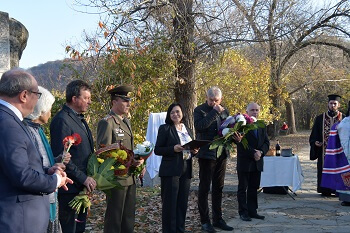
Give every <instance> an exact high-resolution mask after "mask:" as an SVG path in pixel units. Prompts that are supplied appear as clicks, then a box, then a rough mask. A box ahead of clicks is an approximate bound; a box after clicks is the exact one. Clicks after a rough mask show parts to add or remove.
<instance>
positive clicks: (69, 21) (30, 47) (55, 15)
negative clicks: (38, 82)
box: [0, 0, 336, 68]
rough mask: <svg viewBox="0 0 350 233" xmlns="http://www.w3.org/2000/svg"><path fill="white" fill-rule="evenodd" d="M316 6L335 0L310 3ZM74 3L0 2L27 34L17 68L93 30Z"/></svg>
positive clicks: (55, 54) (52, 55) (59, 52)
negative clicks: (25, 29)
mask: <svg viewBox="0 0 350 233" xmlns="http://www.w3.org/2000/svg"><path fill="white" fill-rule="evenodd" d="M309 1H313V2H315V3H317V4H320V3H321V2H326V3H327V2H328V3H329V2H334V1H336V0H309ZM73 3H74V0H0V11H3V12H7V13H8V14H9V17H10V18H14V19H16V20H18V21H19V22H21V23H22V24H23V25H24V26H25V27H26V28H27V30H28V31H29V38H28V42H27V47H26V48H25V50H24V51H23V55H22V58H21V60H20V61H19V65H20V67H22V68H30V67H33V66H36V65H39V64H43V63H46V62H48V61H55V60H61V59H64V58H66V57H68V54H66V52H65V47H66V45H75V44H77V43H79V42H81V41H82V38H83V32H84V30H85V31H86V32H87V33H93V32H95V31H96V29H97V27H98V22H99V19H100V17H99V15H97V14H95V15H94V14H86V13H81V12H78V11H76V10H74V9H73V8H75V9H78V10H80V11H84V9H83V8H81V7H79V8H77V7H76V6H74V4H73Z"/></svg>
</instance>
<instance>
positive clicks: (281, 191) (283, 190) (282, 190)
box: [263, 186, 288, 195]
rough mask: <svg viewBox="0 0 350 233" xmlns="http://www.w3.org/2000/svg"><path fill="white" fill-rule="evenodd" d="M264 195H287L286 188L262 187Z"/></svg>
mask: <svg viewBox="0 0 350 233" xmlns="http://www.w3.org/2000/svg"><path fill="white" fill-rule="evenodd" d="M263 192H264V193H268V194H282V195H286V194H287V193H288V186H273V187H264V188H263Z"/></svg>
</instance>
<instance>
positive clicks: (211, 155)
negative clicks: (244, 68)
mask: <svg viewBox="0 0 350 233" xmlns="http://www.w3.org/2000/svg"><path fill="white" fill-rule="evenodd" d="M221 100H222V93H221V90H220V89H219V88H218V87H215V86H214V87H211V88H210V89H209V90H208V91H207V101H206V102H205V103H203V104H201V105H199V106H197V107H196V108H195V109H194V127H195V130H196V139H199V140H213V139H214V137H215V136H216V135H218V129H219V127H220V125H221V122H222V121H223V120H225V119H226V118H227V117H228V116H229V112H228V111H227V110H226V109H225V108H224V107H223V106H222V105H221ZM228 155H229V153H228V151H223V153H222V154H221V155H220V156H217V149H215V150H209V145H206V146H203V147H201V149H200V150H199V153H198V155H197V157H198V163H199V190H198V209H199V214H200V218H201V224H202V230H203V231H206V232H210V233H211V232H215V229H214V228H213V226H214V227H218V228H220V229H222V230H227V231H232V230H233V228H232V227H230V226H228V225H227V224H226V222H225V221H224V220H223V219H222V210H221V202H222V189H223V188H224V179H225V172H226V161H227V156H228ZM210 184H211V185H212V216H213V225H212V224H211V221H210V218H209V208H208V194H209V191H210Z"/></svg>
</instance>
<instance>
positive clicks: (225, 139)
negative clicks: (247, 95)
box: [209, 113, 265, 157]
mask: <svg viewBox="0 0 350 233" xmlns="http://www.w3.org/2000/svg"><path fill="white" fill-rule="evenodd" d="M264 127H265V123H264V121H262V120H257V119H256V118H255V117H253V116H252V117H251V116H249V115H247V114H241V113H237V114H236V115H234V116H229V117H227V118H226V120H225V121H224V122H223V123H222V124H221V126H220V128H219V132H218V133H219V135H218V136H217V137H216V138H215V139H214V140H213V141H212V142H211V145H210V147H209V149H211V150H212V149H216V148H218V152H217V155H218V157H219V156H220V155H221V154H222V150H223V149H224V148H227V149H229V150H230V151H233V142H234V140H233V135H234V133H235V132H239V133H240V134H242V135H243V138H242V140H241V143H242V144H243V147H244V148H248V141H247V139H246V138H245V135H246V134H247V133H248V132H249V131H250V130H255V129H258V128H264Z"/></svg>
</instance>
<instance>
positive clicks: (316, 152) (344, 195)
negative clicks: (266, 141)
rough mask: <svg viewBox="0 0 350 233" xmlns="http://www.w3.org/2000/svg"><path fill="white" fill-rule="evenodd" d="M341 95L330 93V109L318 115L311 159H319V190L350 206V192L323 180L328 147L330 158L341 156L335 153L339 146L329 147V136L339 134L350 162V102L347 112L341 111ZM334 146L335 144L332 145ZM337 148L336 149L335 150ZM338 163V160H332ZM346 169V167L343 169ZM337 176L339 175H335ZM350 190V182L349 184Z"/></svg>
mask: <svg viewBox="0 0 350 233" xmlns="http://www.w3.org/2000/svg"><path fill="white" fill-rule="evenodd" d="M340 100H341V97H340V96H339V95H336V94H332V95H328V110H327V112H324V113H322V114H320V115H318V116H317V117H316V119H315V121H314V124H313V127H312V131H311V135H310V138H309V142H310V159H311V160H317V192H318V193H320V194H321V195H323V196H339V200H340V201H342V202H341V205H342V206H350V194H349V193H350V192H349V191H344V190H336V189H333V188H329V187H330V186H332V185H329V184H328V185H327V184H324V183H323V182H322V180H323V176H324V166H325V156H326V155H327V153H326V152H327V149H328V150H329V151H331V150H333V152H332V153H331V154H332V155H331V156H330V159H331V160H333V159H335V158H337V157H339V156H338V155H337V154H334V153H335V152H336V150H339V148H328V147H329V145H328V143H329V138H330V137H331V132H332V131H333V133H332V135H333V136H334V135H335V134H337V135H339V139H338V140H340V145H341V146H342V151H344V153H345V156H346V160H345V162H347V164H349V163H350V150H349V149H348V145H349V143H350V137H349V129H350V124H349V123H350V122H349V114H350V102H349V106H348V110H347V112H346V114H343V113H341V112H340V111H339V108H340ZM330 146H333V145H330ZM335 149H336V150H335ZM332 163H333V164H336V163H337V162H336V161H332ZM342 170H343V171H344V167H343V169H342ZM334 177H337V175H334ZM335 179H336V178H334V180H332V179H331V180H330V179H327V182H332V183H336V180H335ZM347 186H348V190H350V184H348V185H347Z"/></svg>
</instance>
